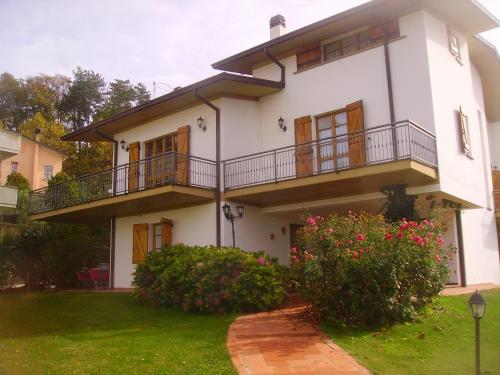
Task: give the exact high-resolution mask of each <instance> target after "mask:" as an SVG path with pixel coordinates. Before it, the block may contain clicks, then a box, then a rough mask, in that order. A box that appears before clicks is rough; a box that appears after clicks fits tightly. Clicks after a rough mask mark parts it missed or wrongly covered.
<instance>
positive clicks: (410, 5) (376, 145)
mask: <svg viewBox="0 0 500 375" xmlns="http://www.w3.org/2000/svg"><path fill="white" fill-rule="evenodd" d="M270 25H271V30H270V34H271V39H270V40H269V41H267V42H265V43H262V44H260V45H258V46H255V47H253V48H250V49H248V50H246V51H243V52H241V53H238V54H236V55H234V56H231V57H228V58H226V59H224V60H221V61H219V62H216V63H214V64H213V65H212V67H213V68H214V69H217V70H221V71H223V72H222V73H219V74H216V75H214V76H213V77H210V78H208V79H205V80H202V81H200V82H196V83H193V84H192V85H189V86H186V87H183V88H178V89H176V90H174V91H173V92H171V93H169V94H167V95H164V96H162V97H159V98H156V99H154V100H151V101H150V102H148V103H145V104H142V105H140V106H138V107H135V108H133V109H131V110H128V111H125V112H122V113H119V114H116V115H114V116H112V117H110V118H108V119H105V120H103V121H99V122H96V123H94V124H93V125H91V126H89V127H87V128H85V129H82V130H79V131H76V132H74V133H71V134H69V135H67V136H65V137H64V139H65V140H68V141H89V142H92V141H108V142H114V145H115V149H114V150H115V151H114V165H115V167H114V168H113V169H112V170H109V171H106V172H101V173H99V174H94V175H90V176H89V175H87V176H83V177H81V178H79V179H77V181H73V182H71V183H68V184H62V185H58V186H55V187H52V188H48V189H42V190H38V191H35V192H33V193H32V195H31V200H30V212H31V217H32V218H33V219H35V220H54V221H66V222H91V223H96V222H106V223H111V234H112V236H111V237H112V240H111V268H112V272H111V286H112V287H114V288H127V287H130V285H131V280H132V273H133V271H134V269H135V264H136V263H138V262H141V260H142V259H143V257H144V255H145V253H147V252H148V251H152V250H154V249H157V248H159V247H161V245H162V244H163V243H178V242H183V243H186V244H199V245H208V244H213V245H222V246H230V245H231V244H232V230H231V224H230V222H229V221H228V220H226V218H225V217H224V213H223V210H222V206H223V205H224V203H225V202H228V203H229V204H230V205H231V207H232V211H233V213H234V214H235V215H236V213H237V208H236V207H237V206H239V205H242V206H243V207H244V214H243V217H241V218H240V219H239V220H238V221H237V222H236V223H235V227H236V233H235V240H236V245H237V246H238V247H241V248H243V249H246V250H265V251H267V252H268V253H270V254H271V255H274V256H277V257H279V258H280V260H281V261H282V262H284V263H286V262H287V261H288V259H287V258H288V249H289V248H290V244H291V242H293V240H294V234H295V229H296V228H297V225H296V224H297V223H298V219H299V215H300V213H301V212H303V211H304V210H308V211H310V212H312V213H314V214H316V213H317V214H327V213H328V212H333V211H335V212H340V213H344V212H347V211H348V210H361V209H364V210H367V211H370V212H378V211H380V209H381V208H382V207H383V205H384V202H385V195H384V194H383V193H382V192H381V191H382V190H384V189H387V188H391V189H396V188H395V186H402V189H405V191H406V193H407V194H412V195H417V196H418V199H417V203H416V204H417V208H418V210H419V211H420V212H421V213H422V215H425V214H426V212H428V209H429V200H428V199H426V198H427V197H428V196H429V195H432V196H433V197H435V198H436V199H445V200H446V201H447V202H449V203H450V205H452V206H453V207H455V210H456V211H455V214H454V215H451V216H450V228H449V231H448V233H447V234H446V239H447V241H448V242H449V243H450V244H452V245H453V246H455V247H456V248H457V254H456V257H455V259H454V260H453V261H452V262H450V269H451V271H452V272H451V277H450V282H452V283H458V284H462V285H466V284H476V283H484V282H495V283H499V282H500V266H499V249H498V237H497V223H498V222H499V220H500V219H499V216H498V211H495V206H494V203H495V201H494V195H493V183H492V181H493V178H492V167H493V169H494V170H495V169H497V168H499V167H500V151H499V150H498V148H497V147H495V146H496V145H498V144H499V142H500V106H499V103H500V65H499V58H498V55H497V52H496V51H495V49H494V48H492V47H491V46H490V45H488V44H487V43H485V42H484V41H483V40H481V39H480V38H479V37H477V36H476V34H478V33H481V32H484V31H486V30H490V29H492V28H495V27H498V26H499V22H498V20H496V19H495V18H494V17H493V16H492V15H491V14H489V13H488V12H487V11H486V10H485V9H483V8H482V7H480V6H479V5H478V4H477V3H476V2H475V1H472V0H454V1H432V0H373V1H371V2H369V3H367V4H363V5H361V6H358V7H355V8H352V9H350V10H348V11H345V12H342V13H339V14H336V15H334V16H331V17H329V18H326V19H324V20H321V21H319V22H316V23H314V24H311V25H308V26H306V27H303V28H301V29H298V30H295V31H292V32H289V33H285V20H284V18H283V17H282V16H280V15H278V16H275V17H273V18H272V19H271V22H270ZM495 140H496V142H495ZM497 183H500V181H498V177H497ZM496 188H497V189H499V188H500V184H499V185H496ZM403 191H404V190H403ZM497 207H499V206H497Z"/></svg>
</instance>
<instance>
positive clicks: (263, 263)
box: [257, 256, 266, 266]
mask: <svg viewBox="0 0 500 375" xmlns="http://www.w3.org/2000/svg"><path fill="white" fill-rule="evenodd" d="M257 263H259V264H260V265H261V266H263V265H265V264H266V258H264V257H263V256H260V257H259V259H257Z"/></svg>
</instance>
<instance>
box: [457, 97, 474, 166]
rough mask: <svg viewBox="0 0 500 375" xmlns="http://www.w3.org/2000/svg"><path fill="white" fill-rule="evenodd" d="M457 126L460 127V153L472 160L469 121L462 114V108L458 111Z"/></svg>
mask: <svg viewBox="0 0 500 375" xmlns="http://www.w3.org/2000/svg"><path fill="white" fill-rule="evenodd" d="M458 124H459V127H460V138H461V140H462V152H463V153H464V154H465V155H466V156H467V157H469V158H471V159H472V149H471V145H470V133H469V119H468V117H467V115H466V114H465V113H463V112H462V107H460V109H459V111H458Z"/></svg>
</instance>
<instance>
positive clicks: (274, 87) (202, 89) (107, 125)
mask: <svg viewBox="0 0 500 375" xmlns="http://www.w3.org/2000/svg"><path fill="white" fill-rule="evenodd" d="M283 87H284V83H283V82H277V81H270V80H267V79H260V78H254V77H248V76H242V75H239V74H231V73H226V72H224V73H220V74H217V75H215V76H212V77H209V78H207V79H204V80H201V81H199V82H196V83H193V84H191V85H189V86H186V87H183V88H180V89H176V90H174V91H172V92H171V93H169V94H166V95H163V96H160V97H158V98H156V99H153V100H150V101H148V102H146V103H143V104H141V105H138V106H136V107H134V108H131V109H129V110H126V111H123V112H119V113H117V114H115V115H113V116H111V117H108V118H106V119H104V120H102V121H98V122H95V123H93V124H92V125H90V126H87V127H85V128H83V129H80V130H77V131H75V132H73V133H70V134H67V135H65V136H64V137H62V138H61V139H62V140H64V141H87V142H92V141H108V142H109V141H110V140H112V138H113V137H112V136H113V134H115V133H118V132H121V131H124V130H126V129H129V128H131V127H134V126H137V125H139V124H141V123H144V122H147V121H151V120H153V119H156V118H158V117H161V116H165V115H167V114H169V113H173V112H175V111H178V110H180V109H184V108H187V107H189V106H193V105H197V104H200V103H201V102H200V101H199V99H197V98H196V97H195V96H194V93H195V92H196V93H198V94H199V95H201V96H203V97H205V98H207V99H212V100H213V99H214V98H217V97H221V96H233V97H234V96H236V97H240V98H247V99H257V98H259V97H262V96H264V95H269V94H272V93H275V92H277V91H279V90H281V89H282V88H283Z"/></svg>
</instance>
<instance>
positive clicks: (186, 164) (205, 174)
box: [29, 152, 216, 223]
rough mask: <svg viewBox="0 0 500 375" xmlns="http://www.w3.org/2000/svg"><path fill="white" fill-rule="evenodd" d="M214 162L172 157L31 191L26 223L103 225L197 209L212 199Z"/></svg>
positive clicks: (119, 167) (187, 157)
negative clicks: (143, 215)
mask: <svg viewBox="0 0 500 375" xmlns="http://www.w3.org/2000/svg"><path fill="white" fill-rule="evenodd" d="M215 176H216V167H215V162H214V161H211V160H207V159H203V158H198V157H195V156H191V155H184V154H179V153H175V152H169V153H166V154H162V155H158V156H154V157H150V158H146V159H142V160H138V161H136V162H133V163H129V164H124V165H120V166H117V167H114V168H111V169H108V170H105V171H102V172H98V173H92V174H89V175H85V176H80V177H77V178H75V179H73V180H70V181H66V182H62V183H60V184H57V185H53V186H49V187H46V188H43V189H39V190H35V191H32V192H31V193H30V196H29V214H30V218H31V219H32V220H47V221H60V222H92V223H98V222H108V221H109V219H110V218H111V217H113V216H126V215H135V214H138V213H145V212H150V211H160V210H170V209H175V208H180V207H187V206H192V205H197V204H203V203H207V202H210V201H213V200H214V199H215V181H216V178H215Z"/></svg>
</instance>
